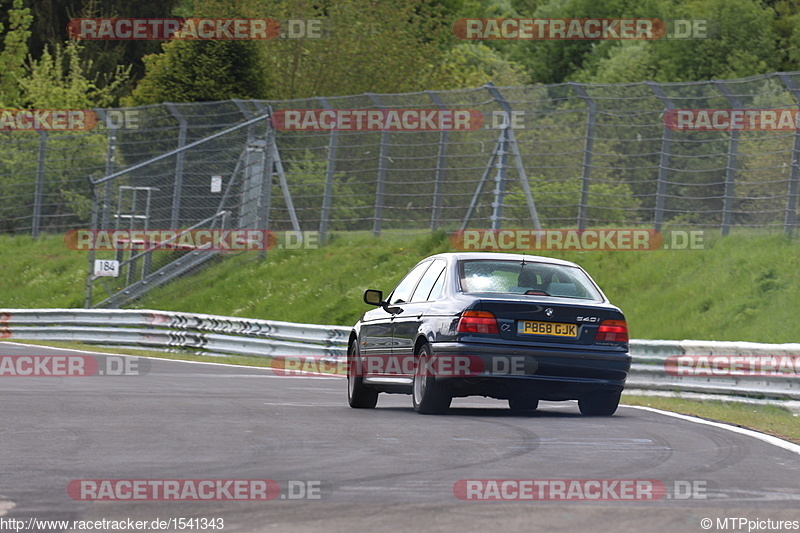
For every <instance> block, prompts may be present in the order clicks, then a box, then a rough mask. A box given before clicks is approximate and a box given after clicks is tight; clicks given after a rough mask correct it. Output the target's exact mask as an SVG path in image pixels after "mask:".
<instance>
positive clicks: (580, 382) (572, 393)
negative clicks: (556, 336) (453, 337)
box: [431, 342, 631, 400]
mask: <svg viewBox="0 0 800 533" xmlns="http://www.w3.org/2000/svg"><path fill="white" fill-rule="evenodd" d="M431 348H432V351H433V354H434V355H435V356H467V357H469V360H470V361H478V360H479V361H480V367H481V368H480V370H481V371H480V372H470V374H469V376H466V377H461V376H453V375H449V376H448V375H437V376H436V379H437V381H441V382H442V383H444V384H446V386H447V387H448V388H449V389H450V390H451V392H452V393H453V395H454V396H470V395H474V394H478V395H485V396H491V397H494V398H514V397H521V396H525V397H536V398H539V399H542V400H571V399H579V398H581V397H582V396H585V395H586V394H588V393H591V392H594V391H597V390H608V391H622V389H623V388H624V386H625V380H626V379H627V377H628V371H629V370H630V366H631V357H630V354H628V353H627V352H611V351H589V350H580V349H541V348H521V347H519V346H502V345H499V346H498V345H487V344H480V343H465V342H438V343H433V344H431Z"/></svg>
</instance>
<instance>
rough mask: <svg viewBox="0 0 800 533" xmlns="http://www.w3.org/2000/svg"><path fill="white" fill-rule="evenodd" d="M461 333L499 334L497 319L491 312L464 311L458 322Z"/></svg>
mask: <svg viewBox="0 0 800 533" xmlns="http://www.w3.org/2000/svg"><path fill="white" fill-rule="evenodd" d="M458 332H459V333H494V334H498V333H500V331H499V330H498V329H497V319H496V318H495V317H494V315H493V314H492V313H490V312H489V311H464V313H462V315H461V318H460V319H459V320H458Z"/></svg>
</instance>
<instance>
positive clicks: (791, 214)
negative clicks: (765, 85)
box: [778, 72, 800, 237]
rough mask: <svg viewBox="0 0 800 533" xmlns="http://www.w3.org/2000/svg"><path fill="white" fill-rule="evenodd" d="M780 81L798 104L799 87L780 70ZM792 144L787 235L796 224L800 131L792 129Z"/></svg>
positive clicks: (786, 221)
mask: <svg viewBox="0 0 800 533" xmlns="http://www.w3.org/2000/svg"><path fill="white" fill-rule="evenodd" d="M778 78H780V80H781V82H783V84H784V85H785V86H786V88H787V89H789V92H790V93H792V96H793V97H794V99H795V101H796V102H797V103H798V105H800V89H798V88H797V85H795V83H794V80H793V79H792V78H790V77H789V75H788V74H786V73H784V72H781V73H779V74H778ZM793 136H794V144H793V145H792V164H791V169H790V170H789V191H788V192H787V198H786V215H785V217H784V221H783V232H784V233H785V234H786V235H788V236H789V237H791V236H792V234H793V233H794V227H795V225H796V224H797V181H798V174H800V131H798V129H797V128H795V130H794V135H793Z"/></svg>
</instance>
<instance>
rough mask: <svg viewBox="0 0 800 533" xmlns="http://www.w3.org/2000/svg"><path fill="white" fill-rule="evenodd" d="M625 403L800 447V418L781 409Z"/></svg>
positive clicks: (645, 399) (639, 399)
mask: <svg viewBox="0 0 800 533" xmlns="http://www.w3.org/2000/svg"><path fill="white" fill-rule="evenodd" d="M622 403H623V404H627V405H643V406H645V407H653V408H654V409H662V410H664V411H673V412H676V413H683V414H686V415H692V416H698V417H700V418H705V419H709V420H718V421H721V422H727V423H728V424H733V425H736V426H742V427H746V428H750V429H754V430H756V431H760V432H762V433H767V434H769V435H774V436H776V437H778V438H781V439H784V440H788V441H791V442H794V443H795V444H800V416H798V415H797V414H793V413H791V412H789V411H787V410H786V409H782V408H781V407H778V406H773V405H750V404H744V403H728V402H721V401H716V400H706V401H696V400H684V399H681V398H661V397H657V396H631V395H627V394H623V396H622Z"/></svg>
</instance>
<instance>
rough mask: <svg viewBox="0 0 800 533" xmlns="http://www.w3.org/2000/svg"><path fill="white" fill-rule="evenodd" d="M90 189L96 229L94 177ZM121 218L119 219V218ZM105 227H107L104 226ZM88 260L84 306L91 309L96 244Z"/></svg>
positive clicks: (107, 185)
mask: <svg viewBox="0 0 800 533" xmlns="http://www.w3.org/2000/svg"><path fill="white" fill-rule="evenodd" d="M109 185H110V184H108V183H106V184H105V187H106V188H108V187H109ZM89 190H90V191H91V193H92V218H91V229H92V231H95V230H96V229H97V202H98V198H97V187H96V186H95V184H94V181H92V178H91V177H89ZM117 220H119V219H117ZM104 229H105V228H104ZM87 255H88V261H89V271H88V272H87V273H86V299H85V300H84V303H83V307H84V308H86V309H91V307H92V288H93V287H94V279H93V278H94V259H95V257H96V256H95V253H94V246H91V247H90V248H89V253H88V254H87Z"/></svg>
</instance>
